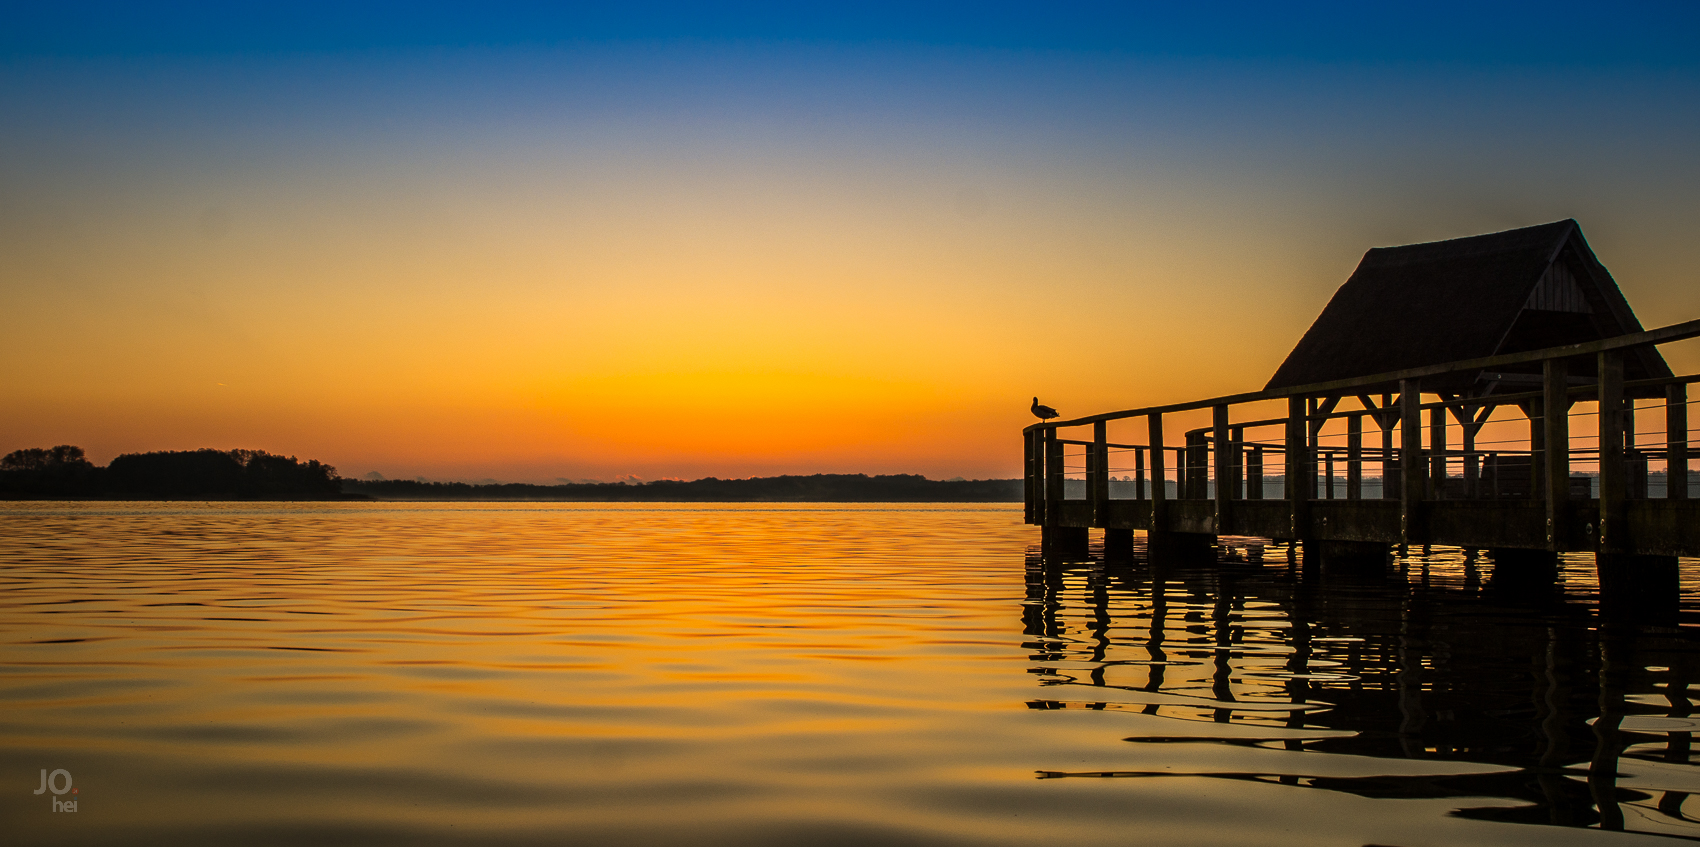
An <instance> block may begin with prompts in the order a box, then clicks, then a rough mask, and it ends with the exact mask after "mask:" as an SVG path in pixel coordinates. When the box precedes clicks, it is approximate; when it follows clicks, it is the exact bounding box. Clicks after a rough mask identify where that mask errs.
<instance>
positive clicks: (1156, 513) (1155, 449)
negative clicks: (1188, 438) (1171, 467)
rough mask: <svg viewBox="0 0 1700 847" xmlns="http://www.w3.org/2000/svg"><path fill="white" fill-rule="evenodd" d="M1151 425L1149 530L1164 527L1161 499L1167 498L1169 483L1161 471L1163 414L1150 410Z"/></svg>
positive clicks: (1160, 529)
mask: <svg viewBox="0 0 1700 847" xmlns="http://www.w3.org/2000/svg"><path fill="white" fill-rule="evenodd" d="M1147 420H1149V421H1150V426H1151V434H1150V441H1151V531H1152V532H1161V531H1162V530H1163V529H1164V526H1163V518H1164V517H1165V515H1164V514H1163V513H1164V511H1165V510H1164V508H1163V501H1164V500H1167V499H1168V495H1169V492H1168V487H1169V483H1168V480H1166V479H1165V478H1164V477H1165V476H1166V474H1164V472H1163V414H1162V413H1161V412H1152V413H1151V414H1150V416H1149V417H1148V418H1147Z"/></svg>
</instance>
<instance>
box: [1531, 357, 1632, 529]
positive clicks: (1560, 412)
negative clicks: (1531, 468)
mask: <svg viewBox="0 0 1700 847" xmlns="http://www.w3.org/2000/svg"><path fill="white" fill-rule="evenodd" d="M1621 361H1622V360H1621V359H1620V360H1619V362H1620V363H1621ZM1618 367H1619V371H1618V373H1619V379H1618V385H1619V391H1621V390H1622V387H1621V386H1622V384H1623V380H1622V376H1621V375H1622V365H1621V364H1619V366H1618ZM1541 373H1542V379H1541V416H1542V417H1543V418H1545V421H1544V424H1545V425H1544V426H1543V427H1542V429H1543V430H1544V433H1545V438H1544V439H1542V440H1543V441H1545V442H1546V444H1545V447H1546V461H1545V462H1543V463H1542V464H1543V465H1544V466H1545V468H1546V482H1547V488H1546V495H1547V549H1549V550H1559V549H1562V547H1563V539H1564V519H1565V515H1566V506H1565V504H1566V501H1568V500H1569V498H1570V368H1569V366H1568V365H1567V363H1566V362H1565V361H1564V360H1563V359H1547V360H1546V361H1545V362H1543V363H1542V372H1541ZM1600 384H1601V385H1602V386H1603V385H1604V384H1605V377H1604V376H1603V375H1602V376H1601V380H1600ZM1602 417H1603V416H1602ZM1620 443H1621V442H1620ZM1602 458H1603V457H1602ZM1618 464H1619V466H1620V467H1621V466H1622V462H1619V463H1618Z"/></svg>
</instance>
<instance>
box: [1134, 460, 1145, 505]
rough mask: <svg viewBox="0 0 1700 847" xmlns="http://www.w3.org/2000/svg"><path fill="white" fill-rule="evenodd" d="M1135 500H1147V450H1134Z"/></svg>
mask: <svg viewBox="0 0 1700 847" xmlns="http://www.w3.org/2000/svg"><path fill="white" fill-rule="evenodd" d="M1133 499H1135V500H1144V499H1145V448H1144V447H1135V448H1133Z"/></svg>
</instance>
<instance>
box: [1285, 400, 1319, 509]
mask: <svg viewBox="0 0 1700 847" xmlns="http://www.w3.org/2000/svg"><path fill="white" fill-rule="evenodd" d="M1306 405H1307V404H1306V403H1305V400H1304V398H1302V397H1289V398H1287V457H1286V458H1287V504H1288V507H1289V508H1288V512H1287V528H1288V531H1289V533H1290V534H1291V536H1292V539H1293V540H1294V541H1298V540H1300V539H1302V538H1303V537H1304V536H1305V535H1306V534H1307V533H1306V532H1305V530H1306V529H1308V528H1309V527H1308V525H1307V523H1306V520H1307V517H1308V516H1307V515H1306V512H1307V511H1308V509H1307V506H1308V504H1309V501H1310V496H1311V494H1312V493H1314V492H1313V490H1312V489H1314V488H1315V487H1316V481H1315V480H1314V479H1308V480H1307V479H1304V473H1305V467H1306V466H1307V465H1308V461H1307V458H1308V456H1307V454H1308V453H1309V452H1310V451H1309V450H1307V449H1306V445H1305V442H1306V441H1307V438H1306V432H1305V429H1306V427H1305V418H1306V415H1305V411H1306V409H1305V406H1306Z"/></svg>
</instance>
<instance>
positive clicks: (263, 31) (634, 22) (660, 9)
mask: <svg viewBox="0 0 1700 847" xmlns="http://www.w3.org/2000/svg"><path fill="white" fill-rule="evenodd" d="M8 5H9V8H8V9H7V12H6V19H7V26H6V27H5V28H4V30H0V50H3V51H4V52H5V53H6V54H9V55H12V56H19V55H57V56H93V55H107V56H110V55H143V54H154V55H157V54H203V55H206V54H217V55H230V54H242V53H274V52H340V51H348V50H373V49H377V50H387V49H411V48H429V47H451V48H454V47H495V48H507V47H522V46H524V47H552V46H560V45H562V44H570V43H574V42H608V41H649V40H705V41H763V42H770V41H796V42H808V43H839V44H863V43H870V42H883V43H903V44H916V45H931V46H957V47H977V48H997V49H1010V50H1061V51H1077V50H1081V51H1104V52H1117V53H1124V54H1135V55H1145V56H1161V57H1213V58H1237V59H1282V60H1301V61H1319V62H1341V61H1344V62H1376V63H1379V62H1390V61H1391V62H1400V61H1425V62H1427V61H1433V62H1464V63H1485V64H1494V65H1498V64H1527V65H1535V66H1553V65H1557V66H1567V65H1581V66H1610V65H1635V66H1645V67H1690V66H1692V65H1693V63H1694V61H1695V58H1696V50H1697V47H1696V41H1695V38H1694V35H1695V33H1696V29H1697V27H1696V24H1697V23H1700V11H1697V9H1696V6H1695V4H1692V3H1680V2H1664V3H1646V2H1640V3H1575V2H1540V3H1535V2H1528V3H1467V2H1425V3H1372V4H1366V3H1190V4H1176V3H1147V4H1138V3H1054V4H1035V3H1007V2H981V3H919V4H915V3H856V4H844V5H840V6H832V5H822V4H799V3H738V4H703V3H629V4H606V3H596V4H572V3H561V4H547V3H477V4H473V3H441V2H415V3H355V2H347V3H324V2H296V3H278V4H230V3H213V2H199V3H89V2H62V3H14V4H8Z"/></svg>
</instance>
